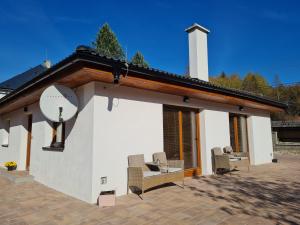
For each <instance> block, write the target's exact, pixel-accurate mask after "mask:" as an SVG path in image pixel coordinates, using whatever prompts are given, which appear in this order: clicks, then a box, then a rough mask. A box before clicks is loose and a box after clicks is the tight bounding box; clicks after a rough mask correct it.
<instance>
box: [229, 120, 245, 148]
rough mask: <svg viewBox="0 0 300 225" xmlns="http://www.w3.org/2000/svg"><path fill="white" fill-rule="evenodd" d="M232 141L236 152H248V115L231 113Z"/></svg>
mask: <svg viewBox="0 0 300 225" xmlns="http://www.w3.org/2000/svg"><path fill="white" fill-rule="evenodd" d="M229 125H230V143H231V146H232V148H233V151H234V152H248V137H247V117H246V116H244V115H238V114H230V115H229Z"/></svg>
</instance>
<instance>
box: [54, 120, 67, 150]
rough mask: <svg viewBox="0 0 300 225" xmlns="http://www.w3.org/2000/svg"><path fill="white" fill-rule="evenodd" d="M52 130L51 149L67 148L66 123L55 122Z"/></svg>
mask: <svg viewBox="0 0 300 225" xmlns="http://www.w3.org/2000/svg"><path fill="white" fill-rule="evenodd" d="M52 128H53V133H52V142H51V147H58V148H63V147H64V146H65V123H64V122H63V123H57V122H54V123H53V125H52Z"/></svg>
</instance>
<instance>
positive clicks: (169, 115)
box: [163, 106, 201, 176]
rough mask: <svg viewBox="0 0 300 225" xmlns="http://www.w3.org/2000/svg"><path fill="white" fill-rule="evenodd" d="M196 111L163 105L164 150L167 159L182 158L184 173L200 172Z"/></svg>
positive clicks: (188, 174) (197, 117)
mask: <svg viewBox="0 0 300 225" xmlns="http://www.w3.org/2000/svg"><path fill="white" fill-rule="evenodd" d="M199 122H200V121H199V116H198V111H197V110H195V109H190V108H183V107H175V106H164V108H163V123H164V124H163V125H164V151H165V152H166V155H167V158H168V159H181V160H184V167H185V175H186V176H192V175H196V174H200V173H201V167H200V145H199V144H200V143H199V137H200V135H199Z"/></svg>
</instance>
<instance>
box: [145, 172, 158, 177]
mask: <svg viewBox="0 0 300 225" xmlns="http://www.w3.org/2000/svg"><path fill="white" fill-rule="evenodd" d="M160 174H161V172H159V171H143V176H144V177H151V176H157V175H160Z"/></svg>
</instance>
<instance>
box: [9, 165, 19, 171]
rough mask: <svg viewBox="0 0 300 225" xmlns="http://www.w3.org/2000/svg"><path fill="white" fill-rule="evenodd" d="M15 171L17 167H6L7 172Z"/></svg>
mask: <svg viewBox="0 0 300 225" xmlns="http://www.w3.org/2000/svg"><path fill="white" fill-rule="evenodd" d="M16 169H17V166H8V167H7V170H8V171H13V170H16Z"/></svg>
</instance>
